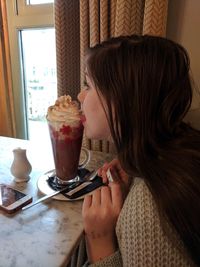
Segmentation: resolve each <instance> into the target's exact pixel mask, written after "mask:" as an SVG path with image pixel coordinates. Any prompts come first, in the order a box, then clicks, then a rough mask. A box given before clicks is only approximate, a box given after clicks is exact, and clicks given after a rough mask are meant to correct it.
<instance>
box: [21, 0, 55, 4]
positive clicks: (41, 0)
mask: <svg viewBox="0 0 200 267" xmlns="http://www.w3.org/2000/svg"><path fill="white" fill-rule="evenodd" d="M53 2H54V0H27V1H26V4H27V5H38V4H49V3H53Z"/></svg>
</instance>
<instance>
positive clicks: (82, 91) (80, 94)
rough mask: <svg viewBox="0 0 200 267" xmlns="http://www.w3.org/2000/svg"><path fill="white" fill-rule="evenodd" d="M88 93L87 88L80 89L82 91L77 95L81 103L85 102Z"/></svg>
mask: <svg viewBox="0 0 200 267" xmlns="http://www.w3.org/2000/svg"><path fill="white" fill-rule="evenodd" d="M86 94H87V90H85V89H83V90H81V91H80V93H79V94H78V96H77V98H78V100H79V102H80V103H83V101H84V99H85V96H86Z"/></svg>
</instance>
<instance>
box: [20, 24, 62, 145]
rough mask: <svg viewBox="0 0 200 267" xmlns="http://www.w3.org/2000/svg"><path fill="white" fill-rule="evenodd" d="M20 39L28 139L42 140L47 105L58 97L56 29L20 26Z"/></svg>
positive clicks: (46, 135) (44, 137)
mask: <svg viewBox="0 0 200 267" xmlns="http://www.w3.org/2000/svg"><path fill="white" fill-rule="evenodd" d="M21 41H22V58H23V70H24V83H25V88H24V90H25V96H26V105H27V106H26V109H27V119H28V133H29V139H30V140H33V141H34V140H38V138H39V139H40V140H44V141H45V140H46V139H48V138H47V137H48V129H47V123H46V113H47V108H48V106H50V105H52V104H53V103H54V102H55V99H56V97H57V90H56V88H57V86H56V83H57V79H56V56H55V54H56V53H55V51H56V48H55V30H54V29H53V28H46V29H45V28H44V29H26V30H22V31H21Z"/></svg>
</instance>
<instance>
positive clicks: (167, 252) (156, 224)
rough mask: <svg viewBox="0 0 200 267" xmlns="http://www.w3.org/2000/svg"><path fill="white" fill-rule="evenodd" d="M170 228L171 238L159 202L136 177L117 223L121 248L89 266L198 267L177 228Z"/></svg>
mask: <svg viewBox="0 0 200 267" xmlns="http://www.w3.org/2000/svg"><path fill="white" fill-rule="evenodd" d="M170 231H171V237H172V238H169V237H168V236H167V235H166V234H165V233H164V231H163V229H162V227H161V224H160V220H159V216H158V210H157V208H156V204H155V202H154V200H153V197H152V195H151V193H150V191H149V189H148V187H147V186H146V184H145V182H144V181H143V180H142V179H140V178H135V180H134V183H133V185H132V187H131V189H130V192H129V194H128V196H127V198H126V200H125V202H124V205H123V208H122V210H121V213H120V216H119V218H118V222H117V226H116V234H117V239H118V245H119V250H118V251H116V252H115V253H114V254H112V255H111V256H109V257H107V258H105V259H103V260H101V261H99V262H97V263H95V264H91V265H89V266H91V267H103V266H106V267H108V266H109V267H112V266H113V267H120V266H124V267H164V266H165V267H186V266H188V267H189V266H190V267H191V266H195V265H194V263H193V262H192V261H191V259H190V257H189V256H188V254H187V252H186V250H185V248H184V247H183V244H182V242H181V241H180V240H179V238H178V237H177V235H176V233H175V232H174V230H173V229H170ZM171 239H173V241H172V240H171Z"/></svg>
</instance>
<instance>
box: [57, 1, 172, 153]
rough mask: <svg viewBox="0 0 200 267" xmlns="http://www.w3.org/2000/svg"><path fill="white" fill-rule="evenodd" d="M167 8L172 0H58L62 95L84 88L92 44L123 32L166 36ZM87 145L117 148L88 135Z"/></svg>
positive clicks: (102, 148)
mask: <svg viewBox="0 0 200 267" xmlns="http://www.w3.org/2000/svg"><path fill="white" fill-rule="evenodd" d="M167 7H168V0H80V1H77V0H55V23H56V39H57V64H58V66H57V72H58V94H59V95H61V94H64V93H69V94H71V95H72V96H73V97H76V95H77V93H78V91H79V90H80V88H82V87H83V82H84V69H85V66H84V57H85V52H86V50H87V48H88V47H90V46H94V45H95V44H97V43H100V42H102V41H104V40H106V39H107V38H109V37H113V36H119V35H129V34H134V33H135V34H151V35H160V36H164V35H165V30H166V19H167ZM79 11H80V14H79ZM79 15H80V17H79ZM79 26H80V28H79ZM79 49H80V52H79ZM79 67H80V71H79ZM83 145H84V146H86V147H88V148H89V149H92V150H99V151H104V152H110V151H113V146H112V145H111V144H110V143H109V142H106V141H93V140H88V139H86V138H84V144H83Z"/></svg>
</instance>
